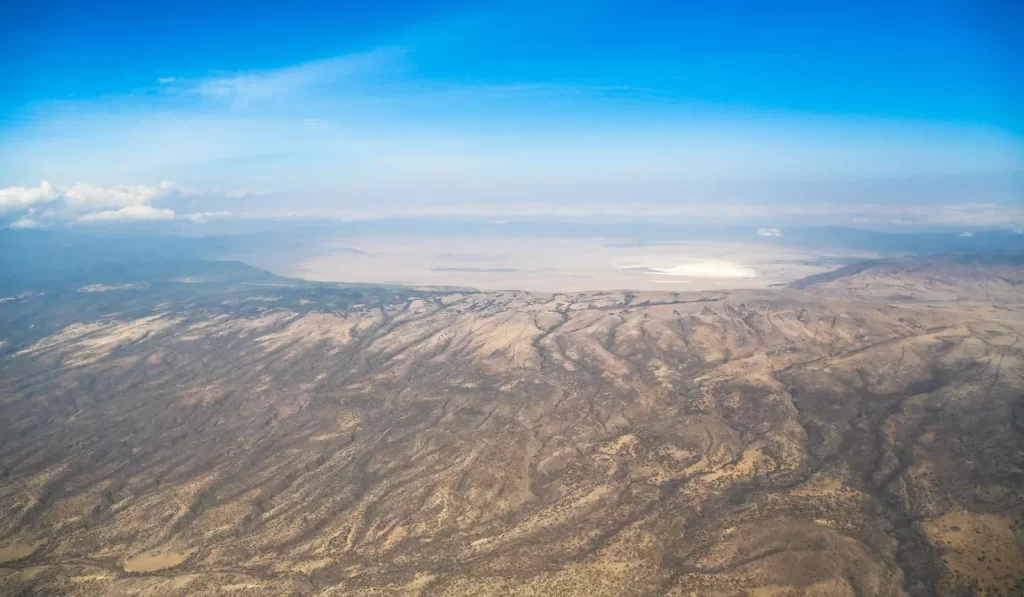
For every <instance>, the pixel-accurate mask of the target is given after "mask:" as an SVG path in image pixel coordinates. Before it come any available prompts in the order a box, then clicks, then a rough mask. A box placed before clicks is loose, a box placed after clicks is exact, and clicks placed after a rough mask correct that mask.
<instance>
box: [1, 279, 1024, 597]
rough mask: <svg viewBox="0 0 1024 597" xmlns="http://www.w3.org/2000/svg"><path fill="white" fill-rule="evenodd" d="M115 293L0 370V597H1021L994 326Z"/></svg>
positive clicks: (766, 313) (905, 310) (767, 313)
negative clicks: (137, 302) (142, 298)
mask: <svg viewBox="0 0 1024 597" xmlns="http://www.w3.org/2000/svg"><path fill="white" fill-rule="evenodd" d="M123 292H133V291H129V290H122V291H116V290H111V291H105V292H101V293H94V294H93V295H92V296H94V297H95V298H93V299H91V300H95V301H106V302H108V303H109V306H110V308H108V309H107V310H106V311H104V313H107V314H106V315H105V316H104V317H102V318H96V319H91V320H82V321H74V322H71V323H69V324H68V325H66V326H64V327H62V328H61V329H60V330H56V331H54V333H50V334H47V335H45V336H43V337H40V338H38V339H35V340H33V341H31V342H22V343H21V344H19V345H18V346H16V347H15V348H11V349H10V350H9V351H7V352H6V353H5V356H4V357H3V360H2V361H0V438H2V439H0V442H2V443H0V463H2V466H3V469H2V473H0V474H2V475H3V482H2V484H0V559H2V560H4V562H3V563H0V592H3V593H9V594H20V593H19V592H22V593H24V594H33V593H34V594H73V595H74V594H77V595H107V594H112V595H119V594H134V593H136V592H138V591H149V592H151V593H153V594H161V595H197V594H221V593H223V592H228V591H230V593H229V594H232V595H282V594H284V595H288V594H295V595H299V594H303V595H401V594H409V595H581V596H582V595H588V596H589V595H638V596H639V595H673V596H675V595H679V596H682V595H709V594H720V595H904V594H912V595H932V594H943V595H955V594H961V593H958V591H960V592H962V591H970V590H981V589H984V590H987V591H989V592H990V594H1021V589H1022V587H1024V547H1022V545H1024V544H1022V541H1021V537H1022V532H1024V530H1022V525H1024V500H1022V495H1024V493H1022V492H1024V470H1022V467H1024V436H1022V427H1024V401H1022V399H1021V396H1022V393H1024V377H1022V374H1024V363H1022V358H1024V352H1022V350H1021V349H1022V348H1024V343H1021V342H1019V338H1020V336H1021V335H1022V334H1024V318H1022V317H1021V316H1022V315H1024V313H1021V312H1020V311H1019V310H1016V309H1012V308H1004V309H999V308H998V307H999V304H980V303H979V304H976V305H974V307H972V308H966V306H963V305H960V306H957V305H955V304H952V305H950V304H928V305H917V304H913V303H908V302H906V301H905V304H901V305H899V306H893V305H889V304H885V303H883V302H872V301H868V300H856V301H855V300H848V297H846V296H843V294H842V292H839V291H835V292H832V293H831V294H830V293H829V292H825V291H820V292H817V293H816V294H812V293H810V292H809V291H801V290H780V291H776V292H734V293H704V294H697V293H694V294H686V293H683V294H679V293H663V294H658V293H636V294H633V293H584V294H556V295H541V294H530V293H522V292H502V293H472V294H458V293H431V292H422V293H413V294H409V295H408V296H407V295H402V294H400V293H399V294H389V295H387V297H386V299H385V298H382V297H381V296H378V297H377V298H376V299H375V302H367V303H354V302H352V301H345V302H338V300H337V297H334V298H331V297H330V296H328V297H326V298H325V297H324V296H319V297H318V296H317V295H303V298H296V296H297V295H296V296H292V295H288V298H287V300H285V298H284V297H283V296H282V294H281V293H280V292H277V289H275V288H258V289H253V290H252V291H251V292H248V293H245V292H242V293H241V294H239V292H241V291H239V290H238V289H234V290H232V291H231V293H230V294H229V295H225V296H223V297H221V296H220V295H219V294H218V293H219V292H221V291H220V290H218V289H217V288H215V287H210V288H198V287H197V290H196V291H195V293H197V294H196V296H197V297H198V296H200V295H201V296H202V297H204V298H203V300H198V299H197V298H195V297H193V298H191V299H188V300H180V299H178V298H174V299H173V300H164V299H162V298H160V297H158V296H154V302H153V304H152V305H151V308H150V309H149V310H148V312H141V311H137V310H136V311H132V312H131V313H130V314H120V313H118V312H117V309H116V308H114V306H115V305H116V304H117V302H118V301H120V300H123V299H121V298H119V293H123ZM134 292H138V291H134ZM304 292H305V291H304ZM338 292H340V291H338ZM215 299H216V300H215ZM22 300H31V297H27V298H19V299H16V300H15V301H9V302H8V303H3V304H0V308H3V309H7V308H14V307H13V305H14V304H15V303H16V302H18V301H22ZM328 300H333V301H335V302H334V303H333V306H331V305H330V304H326V301H328ZM318 301H323V302H320V303H318ZM44 315H45V312H41V313H39V314H38V315H37V317H43V316H44ZM8 321H12V320H8ZM16 321H22V320H16ZM13 325H14V323H11V324H9V326H13ZM9 326H5V328H4V330H3V336H4V337H10V336H14V335H15V331H14V330H12V329H10V327H9ZM20 337H27V336H20ZM12 346H13V345H12ZM1014 591H1016V593H1014Z"/></svg>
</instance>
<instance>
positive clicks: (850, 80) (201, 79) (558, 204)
mask: <svg viewBox="0 0 1024 597" xmlns="http://www.w3.org/2000/svg"><path fill="white" fill-rule="evenodd" d="M321 4H331V6H322V5H321ZM1022 7H1024V5H1022V4H1021V3H1019V2H1014V1H1009V2H997V1H984V0H983V1H962V2H946V1H942V0H932V1H929V2H916V1H905V2H884V3H883V2H874V1H867V2H856V3H855V2H785V1H781V2H754V1H749V2H730V1H724V2H715V3H705V2H701V3H696V2H695V3H690V2H650V1H645V0H641V1H633V2H610V1H602V0H596V1H591V2H579V3H576V2H562V3H557V5H555V3H550V2H532V1H521V2H508V3H501V2H499V3H469V2H466V3H460V2H443V3H427V2H378V3H372V2H370V3H367V2H359V3H349V2H340V3H319V2H305V1H299V2H291V3H280V2H263V1H259V0H257V1H249V2H244V3H242V2H216V3H210V2H194V1H192V0H183V1H180V2H175V3H156V2H145V1H143V2H108V1H103V0H99V1H96V2H89V3H82V2H53V1H47V0H42V1H40V2H27V3H13V2H10V3H3V6H2V7H0V39H3V40H4V41H3V43H2V44H0V77H2V80H3V81H4V82H5V83H4V86H3V87H4V90H3V92H2V93H0V225H7V226H10V227H14V228H40V227H50V226H89V225H95V224H114V223H122V222H137V221H168V222H170V221H174V222H187V223H190V224H195V225H202V224H205V223H209V222H211V221H214V220H222V219H232V218H286V217H287V218H321V219H322V218H328V219H329V218H339V219H346V220H353V219H355V220H358V219H374V218H393V217H412V218H438V217H486V218H524V217H525V218H545V217H546V218H551V217H554V218H638V219H643V218H649V219H657V220H659V221H663V220H665V219H678V220H685V221H708V222H727V223H729V222H751V223H757V224H759V225H763V226H778V225H787V226H788V225H798V224H800V223H815V224H819V223H826V224H842V225H853V226H862V227H868V228H872V227H873V228H885V227H898V228H905V229H909V230H915V229H933V228H950V229H964V230H968V229H969V230H976V229H984V228H991V227H1002V228H1011V229H1017V230H1022V229H1024V108H1022V107H1021V106H1024V81H1022V73H1024V68H1022V57H1024V41H1022V40H1024V31H1022V30H1021V29H1022V27H1024V25H1022V23H1024V8H1022Z"/></svg>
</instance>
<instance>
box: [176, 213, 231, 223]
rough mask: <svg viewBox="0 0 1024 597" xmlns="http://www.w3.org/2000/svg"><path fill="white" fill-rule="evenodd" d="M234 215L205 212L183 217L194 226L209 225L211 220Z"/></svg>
mask: <svg viewBox="0 0 1024 597" xmlns="http://www.w3.org/2000/svg"><path fill="white" fill-rule="evenodd" d="M232 215H234V214H232V213H231V212H230V211H203V212H198V213H194V214H186V215H185V216H183V217H184V218H185V219H186V220H188V221H190V222H192V223H194V224H208V223H209V222H210V220H219V219H223V218H230V217H231V216H232Z"/></svg>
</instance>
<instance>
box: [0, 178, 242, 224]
mask: <svg viewBox="0 0 1024 597" xmlns="http://www.w3.org/2000/svg"><path fill="white" fill-rule="evenodd" d="M251 195H252V194H251V193H250V192H248V191H246V190H244V189H234V190H230V191H220V190H208V189H207V190H202V189H191V188H187V187H183V186H180V185H178V184H176V183H174V182H170V181H163V182H160V183H158V184H154V185H138V184H136V185H128V184H124V185H114V186H101V185H94V184H88V183H83V182H78V183H75V184H72V185H69V186H56V185H53V184H51V183H49V182H47V181H45V180H44V181H42V182H40V183H39V185H38V186H35V187H23V186H18V187H7V188H3V189H0V216H13V220H11V221H10V223H9V224H8V226H9V227H10V228H15V229H28V228H40V227H44V226H50V225H66V224H117V223H123V222H154V221H171V220H184V221H188V222H192V223H195V224H205V223H208V222H210V221H211V220H215V219H224V218H229V217H232V215H233V214H232V212H230V211H205V212H196V213H189V214H185V215H183V216H179V215H178V214H177V213H176V212H175V210H174V209H173V207H171V206H169V205H161V203H174V202H176V201H183V200H189V201H191V200H193V199H198V200H202V199H204V198H223V199H243V198H245V197H249V196H251Z"/></svg>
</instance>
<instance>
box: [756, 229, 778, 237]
mask: <svg viewBox="0 0 1024 597" xmlns="http://www.w3.org/2000/svg"><path fill="white" fill-rule="evenodd" d="M757 235H758V236H776V237H778V236H782V230H779V229H778V228H758V229H757Z"/></svg>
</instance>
